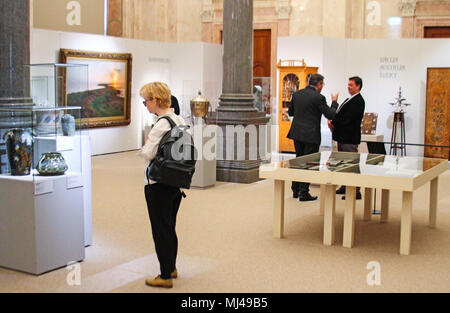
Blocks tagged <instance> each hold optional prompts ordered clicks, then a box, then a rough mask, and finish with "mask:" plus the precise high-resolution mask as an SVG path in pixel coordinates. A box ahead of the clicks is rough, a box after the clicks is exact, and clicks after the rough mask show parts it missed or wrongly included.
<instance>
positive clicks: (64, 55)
mask: <svg viewBox="0 0 450 313" xmlns="http://www.w3.org/2000/svg"><path fill="white" fill-rule="evenodd" d="M60 62H61V63H65V64H87V65H88V72H89V74H88V76H89V86H88V90H87V91H84V92H87V93H88V96H86V94H84V95H83V96H82V97H81V96H78V94H80V92H78V93H76V92H73V93H71V92H70V90H67V89H66V88H65V90H64V97H65V99H64V100H65V101H64V103H65V105H66V106H81V107H82V111H81V119H82V122H81V127H82V128H98V127H115V126H125V125H129V124H130V122H131V114H130V113H131V67H132V55H131V54H130V53H109V52H93V51H82V50H72V49H60ZM67 76H68V75H67ZM66 79H67V78H66ZM64 85H65V86H66V85H68V84H67V81H65V84H64ZM79 99H84V100H83V101H79Z"/></svg>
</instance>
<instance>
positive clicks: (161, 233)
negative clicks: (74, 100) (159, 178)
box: [140, 82, 185, 288]
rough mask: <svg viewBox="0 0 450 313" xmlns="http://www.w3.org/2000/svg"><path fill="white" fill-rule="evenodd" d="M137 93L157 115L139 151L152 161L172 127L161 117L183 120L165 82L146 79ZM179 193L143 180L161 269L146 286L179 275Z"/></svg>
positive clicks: (166, 283)
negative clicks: (177, 263)
mask: <svg viewBox="0 0 450 313" xmlns="http://www.w3.org/2000/svg"><path fill="white" fill-rule="evenodd" d="M140 95H141V97H142V98H144V99H145V101H144V105H145V107H146V108H147V110H148V111H149V112H150V113H153V114H156V116H157V117H158V118H157V120H156V122H155V124H154V125H153V127H152V129H151V131H150V133H149V135H148V137H147V139H146V141H145V145H144V146H143V147H142V150H141V152H140V155H141V156H142V157H143V158H145V159H146V160H147V161H148V162H151V161H152V160H153V159H154V158H155V156H156V152H157V150H158V146H159V142H160V141H161V139H162V137H163V136H164V135H165V134H166V133H167V132H168V131H170V130H171V126H170V123H169V121H167V119H165V118H162V117H163V116H165V117H168V118H170V119H172V121H173V122H174V123H175V124H176V125H184V124H185V122H184V120H183V119H182V118H181V117H180V116H178V115H176V114H175V113H174V109H173V108H171V107H170V105H171V95H170V90H169V88H168V87H167V85H166V84H164V83H161V82H152V83H148V84H146V85H144V86H143V87H142V88H141V91H140ZM181 197H182V193H181V191H180V189H179V188H177V187H172V186H168V185H164V184H160V183H157V182H155V181H152V180H146V185H145V200H146V201H147V208H148V214H149V216H150V223H151V226H152V234H153V241H154V243H155V250H156V255H157V256H158V261H159V264H160V270H161V274H160V275H158V276H157V277H155V278H148V279H147V280H146V281H145V283H146V284H147V285H149V286H152V287H164V288H172V287H173V282H172V278H177V276H178V272H177V269H176V258H177V250H178V239H177V234H176V232H175V224H176V217H177V213H178V208H179V207H180V202H181Z"/></svg>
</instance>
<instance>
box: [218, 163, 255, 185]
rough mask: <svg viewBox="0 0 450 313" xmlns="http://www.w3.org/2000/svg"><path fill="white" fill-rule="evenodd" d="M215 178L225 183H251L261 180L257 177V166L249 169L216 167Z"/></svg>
mask: <svg viewBox="0 0 450 313" xmlns="http://www.w3.org/2000/svg"><path fill="white" fill-rule="evenodd" d="M216 176H217V177H216V180H217V181H221V182H227V183H239V184H251V183H254V182H257V181H259V180H262V179H261V178H259V167H258V168H254V169H250V170H239V169H230V168H217V170H216Z"/></svg>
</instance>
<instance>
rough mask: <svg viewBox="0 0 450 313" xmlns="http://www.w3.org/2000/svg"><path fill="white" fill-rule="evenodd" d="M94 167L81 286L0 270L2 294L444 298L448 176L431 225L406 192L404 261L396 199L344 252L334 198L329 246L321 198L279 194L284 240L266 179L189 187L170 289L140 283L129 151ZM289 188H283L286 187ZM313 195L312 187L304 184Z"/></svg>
mask: <svg viewBox="0 0 450 313" xmlns="http://www.w3.org/2000/svg"><path fill="white" fill-rule="evenodd" d="M92 165H93V175H92V176H93V187H92V189H93V190H92V191H93V236H94V244H93V245H92V246H91V247H89V248H87V249H86V259H85V260H84V262H82V263H81V285H80V286H69V285H68V284H67V282H66V278H67V275H68V274H69V273H70V271H69V270H68V269H66V268H62V269H59V270H55V271H52V272H50V273H47V274H44V275H41V276H32V275H28V274H24V273H19V272H15V271H11V270H7V269H1V268H0V292H195V293H197V292H430V291H434V292H449V291H450V275H449V272H450V193H449V190H450V188H449V187H450V171H449V172H446V173H445V174H443V175H442V176H441V180H440V186H439V203H438V210H439V211H438V227H437V228H436V229H430V228H428V226H427V222H428V211H427V210H428V202H427V201H428V200H427V199H428V185H426V186H423V187H422V188H420V189H419V190H417V191H416V192H415V193H414V211H413V215H414V221H413V234H412V250H411V253H412V254H411V255H410V256H401V255H399V253H398V251H399V233H400V221H399V219H400V204H401V193H400V192H399V191H393V192H392V193H391V215H390V222H389V223H388V224H380V223H379V222H378V221H379V216H373V218H372V221H371V222H364V221H362V204H363V203H362V201H358V202H357V215H356V217H357V221H356V234H355V236H356V239H355V247H354V248H352V249H347V248H344V247H342V224H343V205H344V201H343V200H340V198H338V199H339V200H337V229H336V231H337V242H336V244H335V245H334V246H331V247H327V246H323V245H322V232H323V218H322V217H321V216H319V214H318V213H319V212H318V211H319V208H318V205H319V202H318V201H315V202H313V203H299V202H298V201H296V200H294V199H292V198H290V196H291V193H290V190H287V193H286V194H287V196H288V197H289V198H287V201H286V227H285V234H286V238H284V239H281V240H280V239H275V238H273V236H272V199H273V195H272V190H273V182H272V181H260V182H258V183H254V184H250V185H239V184H228V183H217V185H216V186H215V187H214V188H210V189H206V190H199V189H196V190H195V189H193V190H189V191H187V195H188V198H186V199H184V200H183V202H182V205H181V209H180V212H179V215H178V222H177V232H178V237H179V256H178V262H177V267H178V270H179V274H180V277H179V278H178V279H176V280H175V281H174V288H173V289H170V290H161V289H155V288H151V287H147V286H145V284H144V279H145V277H147V276H148V275H151V276H154V275H156V274H158V273H159V266H158V262H157V259H156V255H155V253H154V246H153V241H152V238H151V231H150V226H149V220H148V215H147V211H146V205H145V200H144V196H143V169H144V164H143V162H142V161H141V160H140V159H139V158H138V157H136V152H127V153H121V154H114V155H106V156H98V157H94V158H93V159H92ZM287 188H289V187H288V186H287ZM312 194H318V188H312ZM371 261H376V262H379V264H380V273H381V285H380V286H369V285H368V284H367V281H366V277H367V276H368V274H369V273H370V270H368V269H367V264H368V263H369V262H371Z"/></svg>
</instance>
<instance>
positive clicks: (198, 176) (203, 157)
mask: <svg viewBox="0 0 450 313" xmlns="http://www.w3.org/2000/svg"><path fill="white" fill-rule="evenodd" d="M212 126H213V125H208V127H212ZM205 127H206V124H203V123H202V121H201V124H197V125H196V126H195V127H194V134H193V135H194V143H195V148H196V149H197V152H198V153H199V156H198V160H197V162H196V163H195V173H194V176H193V177H192V182H191V187H196V188H207V187H212V186H214V185H215V184H216V155H210V154H211V151H203V149H204V148H206V147H208V145H206V147H205V144H206V143H208V142H210V141H211V140H212V141H214V143H215V144H216V143H217V136H216V134H215V133H213V134H211V136H206V135H205V132H204V130H205ZM197 132H198V133H197Z"/></svg>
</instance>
